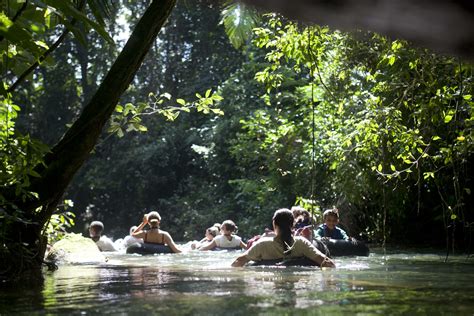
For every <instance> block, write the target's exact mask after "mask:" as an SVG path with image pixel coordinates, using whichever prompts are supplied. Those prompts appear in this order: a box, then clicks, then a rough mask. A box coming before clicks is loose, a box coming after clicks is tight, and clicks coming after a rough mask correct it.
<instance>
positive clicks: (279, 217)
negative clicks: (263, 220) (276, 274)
mask: <svg viewBox="0 0 474 316" xmlns="http://www.w3.org/2000/svg"><path fill="white" fill-rule="evenodd" d="M294 219H295V218H294V217H293V212H292V211H290V210H289V209H287V208H281V209H279V210H276V211H275V213H274V214H273V222H274V223H275V226H278V228H279V229H280V235H281V239H282V241H283V250H284V252H285V254H288V250H289V249H290V247H292V246H293V243H294V239H293V234H292V231H291V228H292V227H293V221H294ZM290 251H291V250H290Z"/></svg>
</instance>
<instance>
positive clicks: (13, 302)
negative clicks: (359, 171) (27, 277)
mask: <svg viewBox="0 0 474 316" xmlns="http://www.w3.org/2000/svg"><path fill="white" fill-rule="evenodd" d="M235 256H236V254H235V253H226V252H222V253H202V252H196V253H190V254H173V255H158V256H151V257H141V256H129V255H119V254H113V255H111V256H110V258H109V261H108V263H106V264H101V265H65V266H61V267H60V269H59V270H58V271H56V272H54V273H47V274H46V278H45V282H44V286H43V287H40V288H36V289H25V287H21V286H19V287H18V288H17V289H15V290H14V291H11V290H10V291H6V290H0V314H10V313H16V312H20V313H31V312H35V313H42V314H71V313H72V314H81V313H86V314H88V313H103V312H107V313H114V314H115V313H118V314H123V313H125V314H129V313H132V314H134V313H152V314H166V315H222V314H224V313H225V314H227V315H250V314H252V315H254V314H277V313H279V314H295V313H296V314H300V313H303V314H306V313H309V314H316V315H318V314H321V315H325V314H334V313H336V314H345V313H349V314H357V313H361V314H369V315H370V314H380V313H389V314H394V313H395V314H433V313H434V314H457V315H472V310H474V302H473V301H472V296H473V295H474V284H473V283H472V281H471V280H472V279H473V277H474V266H473V264H472V262H469V261H466V260H465V258H461V257H458V258H452V261H451V262H448V263H447V264H446V263H444V262H443V261H442V260H440V257H439V256H436V255H418V254H413V255H409V254H389V255H387V254H386V253H384V254H380V255H377V254H375V255H371V256H370V257H368V258H343V259H337V260H336V263H337V265H338V268H337V269H328V270H323V271H321V270H319V269H315V268H309V267H308V268H302V267H299V268H297V267H292V268H286V269H285V268H276V267H246V268H237V269H236V268H231V267H230V263H231V262H232V260H233V258H235ZM443 259H444V258H443Z"/></svg>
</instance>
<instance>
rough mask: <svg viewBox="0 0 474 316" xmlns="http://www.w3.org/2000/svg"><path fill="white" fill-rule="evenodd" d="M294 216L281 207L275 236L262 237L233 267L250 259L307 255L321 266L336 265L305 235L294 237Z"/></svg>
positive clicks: (275, 220) (276, 216)
mask: <svg viewBox="0 0 474 316" xmlns="http://www.w3.org/2000/svg"><path fill="white" fill-rule="evenodd" d="M293 222H294V217H293V213H292V212H291V211H290V210H289V209H285V208H284V209H279V210H277V211H276V212H275V214H274V215H273V230H274V232H275V234H276V236H275V237H263V238H260V239H259V240H258V241H257V242H256V243H255V244H254V245H253V246H252V247H251V248H250V249H248V250H247V251H246V252H245V253H243V254H242V255H240V256H239V257H237V259H235V261H234V262H233V263H232V266H233V267H242V266H243V265H245V264H246V263H247V262H249V261H256V262H258V261H262V260H276V259H289V258H301V257H306V258H308V259H310V260H311V261H313V262H314V263H316V264H317V265H319V266H320V267H331V268H333V267H335V264H334V262H333V261H332V260H331V259H330V258H329V257H327V256H326V255H325V254H323V253H322V252H321V251H319V250H318V249H316V247H314V246H313V245H312V244H311V242H310V241H308V240H307V239H305V238H304V237H300V236H296V237H293V233H292V228H293Z"/></svg>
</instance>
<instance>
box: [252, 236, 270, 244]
mask: <svg viewBox="0 0 474 316" xmlns="http://www.w3.org/2000/svg"><path fill="white" fill-rule="evenodd" d="M272 242H273V237H261V238H260V239H259V240H257V241H256V242H255V244H254V245H258V244H266V243H272Z"/></svg>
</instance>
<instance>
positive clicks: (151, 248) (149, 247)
mask: <svg viewBox="0 0 474 316" xmlns="http://www.w3.org/2000/svg"><path fill="white" fill-rule="evenodd" d="M127 253H129V254H132V253H136V254H139V255H154V254H156V253H173V250H171V248H170V247H168V246H165V245H159V244H151V243H143V244H133V245H131V246H129V247H128V248H127Z"/></svg>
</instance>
